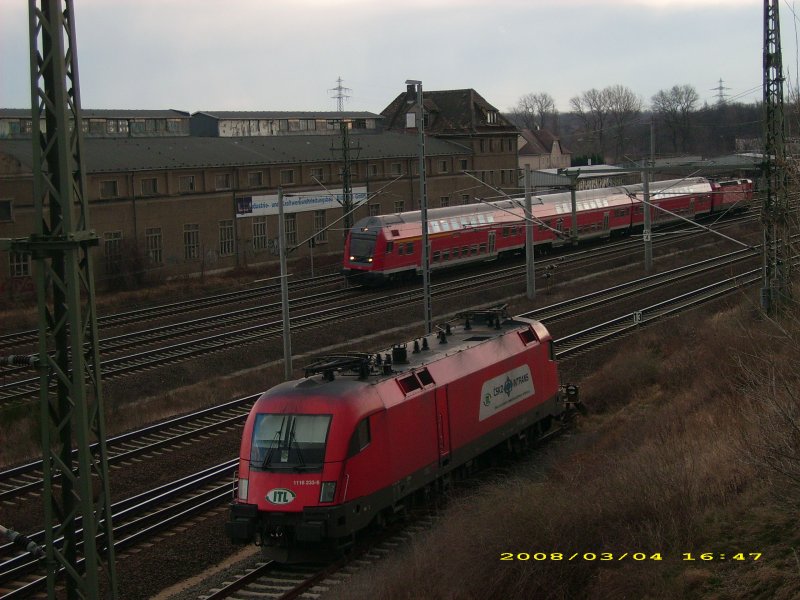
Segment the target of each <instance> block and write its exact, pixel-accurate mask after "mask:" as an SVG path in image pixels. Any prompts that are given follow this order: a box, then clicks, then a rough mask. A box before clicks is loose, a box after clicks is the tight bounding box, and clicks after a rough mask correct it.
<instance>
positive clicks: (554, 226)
mask: <svg viewBox="0 0 800 600" xmlns="http://www.w3.org/2000/svg"><path fill="white" fill-rule="evenodd" d="M752 197H753V182H752V181H751V180H749V179H739V180H733V181H726V182H720V183H712V182H709V181H708V180H707V179H703V178H701V177H696V178H689V179H675V180H668V181H656V182H653V183H652V184H651V185H650V204H651V207H650V212H651V219H652V223H653V226H654V227H658V226H660V225H664V224H667V223H673V222H675V221H677V220H679V218H680V217H682V218H685V219H694V218H697V217H700V216H703V215H707V214H709V213H711V212H719V213H724V212H726V211H728V210H732V209H735V210H740V209H744V208H747V207H748V206H749V204H750V203H751V202H752ZM642 199H643V189H642V185H641V184H637V185H627V186H620V187H612V188H604V189H598V190H582V191H579V192H577V193H576V213H575V214H576V218H577V229H578V241H579V242H585V241H588V240H594V239H607V238H610V237H612V236H613V235H624V234H627V233H630V232H631V231H632V230H634V229H641V227H642V225H643V222H644V204H643V202H642ZM523 214H524V211H523V209H522V205H521V202H520V201H519V200H502V201H499V202H490V203H484V204H470V205H464V206H452V207H446V208H436V209H431V210H429V211H428V238H429V241H430V245H431V253H430V257H431V258H430V261H431V263H430V264H431V269H432V270H438V269H446V268H449V267H455V266H458V265H463V264H465V263H470V262H478V261H487V260H494V259H496V258H498V257H499V256H501V255H502V254H504V253H512V252H519V251H521V250H522V249H523V248H524V246H525V221H524V219H523ZM532 215H533V219H534V221H535V222H536V226H535V228H534V236H533V237H534V246H535V248H536V249H537V251H540V252H541V251H547V250H549V249H550V248H554V247H558V246H562V245H564V244H567V243H570V237H569V236H570V231H571V229H572V199H571V196H570V194H569V193H558V194H549V195H543V196H537V197H535V198H534V199H533V202H532ZM676 215H677V216H676ZM421 239H422V229H421V225H420V212H419V211H412V212H405V213H397V214H393V215H380V216H374V217H368V218H366V219H362V220H360V221H358V222H357V223H356V224H355V225H354V226H353V228H352V229H351V230H350V233H349V235H348V238H347V241H346V243H345V253H344V269H343V270H344V273H345V275H346V276H348V277H350V278H353V279H357V280H359V281H362V282H365V283H381V282H384V281H387V280H394V279H401V278H405V277H409V276H413V275H416V274H417V273H418V272H419V270H420V264H421V257H420V255H421Z"/></svg>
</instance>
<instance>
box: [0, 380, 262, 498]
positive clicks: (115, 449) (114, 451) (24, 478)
mask: <svg viewBox="0 0 800 600" xmlns="http://www.w3.org/2000/svg"><path fill="white" fill-rule="evenodd" d="M259 395H260V394H253V395H251V396H245V397H243V398H238V399H236V400H233V401H231V402H226V403H225V404H220V405H217V406H212V407H210V408H206V409H203V410H200V411H197V412H193V413H191V414H188V415H184V416H181V417H175V418H173V419H169V420H167V421H163V422H161V423H157V424H155V425H151V426H149V427H144V428H141V429H137V430H136V431H131V432H128V433H125V434H122V435H118V436H115V437H112V438H109V439H108V440H107V441H106V445H107V446H106V447H107V452H108V463H109V466H111V467H114V466H116V465H118V464H124V463H125V462H127V461H130V460H137V459H141V458H146V457H148V456H151V455H152V454H153V453H154V452H157V451H161V450H164V449H165V448H174V447H176V446H179V445H182V444H185V443H188V442H193V441H196V440H197V439H201V438H205V437H206V436H209V435H216V434H219V433H221V432H224V431H228V430H230V429H232V428H239V427H241V426H242V425H243V424H244V420H245V419H246V418H247V414H248V413H249V412H250V408H251V406H252V405H253V402H255V401H256V400H257V399H258V396H259ZM42 477H43V475H42V461H40V460H39V461H33V462H30V463H27V464H24V465H20V466H18V467H14V468H13V469H8V470H5V471H2V472H0V502H2V503H3V504H6V505H8V506H14V505H15V503H16V502H19V501H20V499H21V498H22V497H23V496H30V495H38V494H40V493H41V490H42Z"/></svg>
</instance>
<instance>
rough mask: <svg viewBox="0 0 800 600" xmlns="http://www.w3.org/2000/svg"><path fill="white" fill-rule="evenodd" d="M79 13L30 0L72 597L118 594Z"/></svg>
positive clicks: (41, 284)
mask: <svg viewBox="0 0 800 600" xmlns="http://www.w3.org/2000/svg"><path fill="white" fill-rule="evenodd" d="M39 5H41V8H40V7H39ZM74 16H75V11H74V6H73V0H66V10H64V11H62V8H61V0H29V24H30V59H31V104H32V108H33V113H32V119H33V123H32V125H33V194H34V204H35V210H36V219H37V226H36V233H35V234H33V235H32V236H31V237H30V238H29V240H28V241H27V242H20V243H18V244H17V248H18V249H20V250H25V251H28V252H30V253H31V254H32V255H33V258H34V260H35V264H36V274H35V277H36V291H37V299H38V306H39V331H40V334H39V365H40V379H41V381H40V386H41V393H40V398H41V410H42V451H43V453H44V454H43V456H44V503H45V507H44V509H45V510H44V512H45V532H46V547H47V565H48V577H47V587H48V595H49V597H51V598H54V597H55V584H56V576H57V571H58V570H60V569H63V570H64V572H65V574H66V587H67V597H68V598H70V599H73V598H76V599H77V598H87V599H95V598H101V597H103V598H109V597H111V598H116V597H117V593H116V576H115V567H114V544H113V537H112V533H111V530H112V523H111V503H110V495H109V483H108V463H107V455H106V446H105V424H104V420H103V407H102V394H101V384H100V353H99V348H98V336H97V319H96V314H95V305H94V279H93V275H92V257H91V253H90V249H91V247H92V246H96V245H97V243H98V240H97V235H96V234H95V232H94V231H92V230H90V229H89V222H88V202H87V198H86V196H85V193H84V190H85V189H86V176H85V170H84V164H83V155H82V145H83V144H82V142H83V134H82V131H81V123H82V122H81V109H80V93H79V83H78V60H77V53H76V46H75V21H74ZM65 42H66V49H65ZM42 119H44V123H42ZM51 384H54V389H52V390H51ZM92 442H96V444H95V445H94V447H93V446H92ZM73 446H75V452H74V453H73ZM54 486H60V490H61V493H60V495H59V494H57V493H56V490H57V487H54ZM81 530H82V531H81ZM61 536H63V544H62V545H59V546H58V547H57V546H56V540H57V539H58V538H59V537H61Z"/></svg>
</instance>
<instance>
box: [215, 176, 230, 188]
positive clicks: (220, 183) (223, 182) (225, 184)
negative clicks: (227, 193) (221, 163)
mask: <svg viewBox="0 0 800 600" xmlns="http://www.w3.org/2000/svg"><path fill="white" fill-rule="evenodd" d="M214 189H217V190H229V189H231V175H230V173H222V174H221V175H215V176H214Z"/></svg>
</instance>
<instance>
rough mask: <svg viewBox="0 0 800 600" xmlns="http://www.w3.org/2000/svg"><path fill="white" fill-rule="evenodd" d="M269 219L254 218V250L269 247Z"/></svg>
mask: <svg viewBox="0 0 800 600" xmlns="http://www.w3.org/2000/svg"><path fill="white" fill-rule="evenodd" d="M268 243H269V242H268V240H267V217H253V250H263V249H264V248H266V247H267V244H268Z"/></svg>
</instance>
